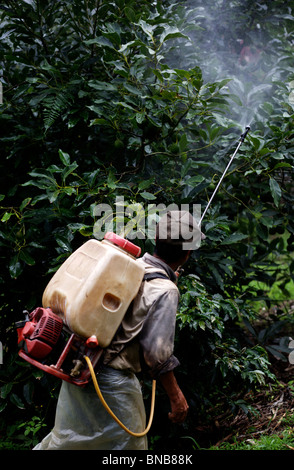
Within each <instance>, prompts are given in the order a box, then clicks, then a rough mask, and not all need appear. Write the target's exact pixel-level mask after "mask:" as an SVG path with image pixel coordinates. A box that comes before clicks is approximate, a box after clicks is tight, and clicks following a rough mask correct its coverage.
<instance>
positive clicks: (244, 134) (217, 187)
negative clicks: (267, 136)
mask: <svg viewBox="0 0 294 470" xmlns="http://www.w3.org/2000/svg"><path fill="white" fill-rule="evenodd" d="M249 131H250V126H246V128H245V132H243V134H241V137H240V140H239V143H238V146H237V148H236V150H235V152H234V153H233V155H232V157H231V159H230V161H229V163H228V165H227V167H226V169H225V171H224V172H223V174H222V176H221V178H220V180H219V182H218V184H217V186H216V188H215V190H214V191H213V194H212V196H211V198H210V199H209V201H208V204H207V206H206V207H205V209H204V212H203V214H202V216H201V218H200V221H199V223H198V226H199V227H200V225H201V222H202V220H203V218H204V216H205V214H206V212H207V209H208V208H209V206H210V204H211V202H212V200H213V198H214V196H215V195H216V193H217V191H218V189H219V187H220V185H221V184H222V181H223V179H224V177H225V175H226V173H227V171H228V169H229V167H230V166H231V163H232V161H233V160H234V158H235V156H236V155H237V152H238V150H239V148H240V146H241V144H242V143H243V142H244V140H245V137H246V136H247V134H248V132H249Z"/></svg>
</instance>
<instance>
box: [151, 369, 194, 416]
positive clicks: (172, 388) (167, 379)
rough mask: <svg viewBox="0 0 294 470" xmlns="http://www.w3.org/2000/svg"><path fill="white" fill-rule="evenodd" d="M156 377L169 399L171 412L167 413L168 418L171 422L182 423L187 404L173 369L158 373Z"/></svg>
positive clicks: (187, 407) (186, 411) (185, 414)
mask: <svg viewBox="0 0 294 470" xmlns="http://www.w3.org/2000/svg"><path fill="white" fill-rule="evenodd" d="M158 379H159V380H160V383H161V385H162V386H163V388H164V390H165V391H166V393H167V395H168V397H169V400H170V405H171V412H170V413H169V414H168V417H169V419H170V420H171V421H172V423H178V424H181V423H183V422H184V421H185V419H186V416H187V413H188V409H189V406H188V403H187V401H186V398H185V397H184V394H183V392H182V390H181V389H180V387H179V385H178V383H177V380H176V378H175V375H174V373H173V371H170V372H166V373H165V374H164V373H163V374H161V375H159V377H158Z"/></svg>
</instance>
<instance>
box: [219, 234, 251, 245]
mask: <svg viewBox="0 0 294 470" xmlns="http://www.w3.org/2000/svg"><path fill="white" fill-rule="evenodd" d="M245 238H248V235H244V234H243V233H237V232H236V233H233V234H232V235H230V236H229V237H227V238H225V239H224V240H223V241H222V242H221V245H231V244H232V243H237V242H239V241H241V240H244V239H245Z"/></svg>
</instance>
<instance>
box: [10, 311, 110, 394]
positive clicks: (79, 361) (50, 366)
mask: <svg viewBox="0 0 294 470" xmlns="http://www.w3.org/2000/svg"><path fill="white" fill-rule="evenodd" d="M16 327H17V334H18V346H19V349H20V350H19V356H20V357H22V358H23V359H25V360H26V361H27V362H29V363H31V364H33V365H34V366H36V367H38V368H39V369H42V370H44V371H45V372H48V373H49V374H52V375H55V376H57V377H59V378H61V379H62V380H66V381H67V382H70V383H73V384H75V385H80V386H84V385H86V384H87V383H88V382H89V380H90V371H89V368H88V366H87V365H86V363H85V361H84V356H85V355H87V356H88V357H89V358H90V359H91V362H92V365H93V367H95V366H96V365H97V363H98V361H99V359H100V357H101V355H102V352H103V350H102V348H100V347H99V346H98V342H97V339H96V337H90V338H88V339H87V338H86V339H84V338H80V337H79V336H77V335H75V334H73V333H71V332H65V331H64V324H63V321H62V319H61V318H60V317H58V315H56V314H55V313H53V312H52V310H51V309H50V308H43V307H38V308H36V309H35V310H34V311H33V312H32V313H30V315H29V319H28V320H27V321H23V322H18V323H17V325H16Z"/></svg>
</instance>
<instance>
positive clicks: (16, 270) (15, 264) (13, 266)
mask: <svg viewBox="0 0 294 470" xmlns="http://www.w3.org/2000/svg"><path fill="white" fill-rule="evenodd" d="M22 271H23V267H22V264H21V263H20V261H19V257H18V254H17V255H14V256H13V257H12V258H11V260H10V263H9V273H10V276H11V277H12V278H13V279H16V278H17V277H18V276H19V275H20V274H21V273H22Z"/></svg>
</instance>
